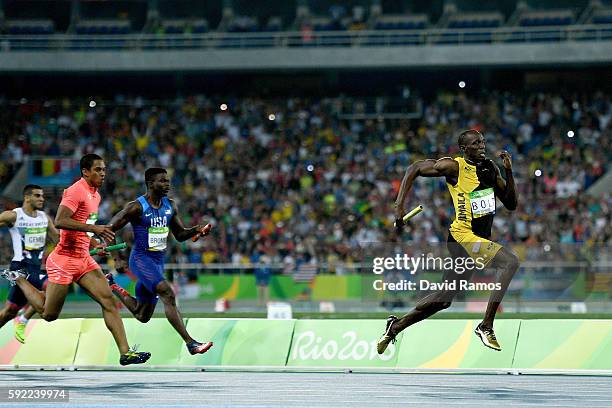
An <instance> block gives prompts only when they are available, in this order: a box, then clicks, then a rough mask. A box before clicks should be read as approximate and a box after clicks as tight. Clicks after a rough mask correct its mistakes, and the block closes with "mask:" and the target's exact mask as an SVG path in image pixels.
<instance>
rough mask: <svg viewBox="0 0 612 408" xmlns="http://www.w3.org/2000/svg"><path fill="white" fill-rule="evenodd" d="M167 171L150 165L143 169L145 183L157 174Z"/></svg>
mask: <svg viewBox="0 0 612 408" xmlns="http://www.w3.org/2000/svg"><path fill="white" fill-rule="evenodd" d="M164 173H168V172H167V171H166V169H162V168H161V167H150V168H148V169H146V170H145V183H149V182H151V181H153V178H154V177H155V176H157V175H158V174H164Z"/></svg>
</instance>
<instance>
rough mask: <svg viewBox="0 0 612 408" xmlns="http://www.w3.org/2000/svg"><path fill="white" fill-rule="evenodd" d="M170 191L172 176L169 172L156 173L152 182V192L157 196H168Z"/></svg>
mask: <svg viewBox="0 0 612 408" xmlns="http://www.w3.org/2000/svg"><path fill="white" fill-rule="evenodd" d="M169 191H170V178H169V177H168V173H160V174H156V175H155V177H154V178H153V181H152V182H151V192H152V193H153V194H155V195H157V196H162V197H163V196H166V195H168V192H169Z"/></svg>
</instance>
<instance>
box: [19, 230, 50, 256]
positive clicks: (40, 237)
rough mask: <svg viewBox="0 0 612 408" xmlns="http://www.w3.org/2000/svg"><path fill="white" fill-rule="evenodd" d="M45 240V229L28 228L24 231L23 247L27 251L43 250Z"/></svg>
mask: <svg viewBox="0 0 612 408" xmlns="http://www.w3.org/2000/svg"><path fill="white" fill-rule="evenodd" d="M46 239H47V228H46V227H30V228H26V229H25V236H24V244H25V245H24V246H25V249H26V250H27V251H36V250H39V249H42V248H44V246H45V241H46Z"/></svg>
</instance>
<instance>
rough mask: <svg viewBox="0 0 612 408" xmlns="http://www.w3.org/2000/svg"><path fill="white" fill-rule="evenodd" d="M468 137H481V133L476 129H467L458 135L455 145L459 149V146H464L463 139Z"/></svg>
mask: <svg viewBox="0 0 612 408" xmlns="http://www.w3.org/2000/svg"><path fill="white" fill-rule="evenodd" d="M468 135H481V136H482V133H480V131H479V130H476V129H468V130H464V131H463V132H461V133H459V137H458V138H457V144H458V145H459V147H461V146H465V143H466V142H465V138H466V137H468Z"/></svg>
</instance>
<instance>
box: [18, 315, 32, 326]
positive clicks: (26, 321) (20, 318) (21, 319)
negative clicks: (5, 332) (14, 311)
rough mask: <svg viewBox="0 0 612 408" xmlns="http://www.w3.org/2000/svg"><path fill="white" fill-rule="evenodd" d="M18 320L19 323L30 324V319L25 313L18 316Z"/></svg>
mask: <svg viewBox="0 0 612 408" xmlns="http://www.w3.org/2000/svg"><path fill="white" fill-rule="evenodd" d="M17 320H18V321H19V323H23V324H28V321H29V320H30V319H26V318H25V317H24V316H23V315H21V316H18V317H17Z"/></svg>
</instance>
